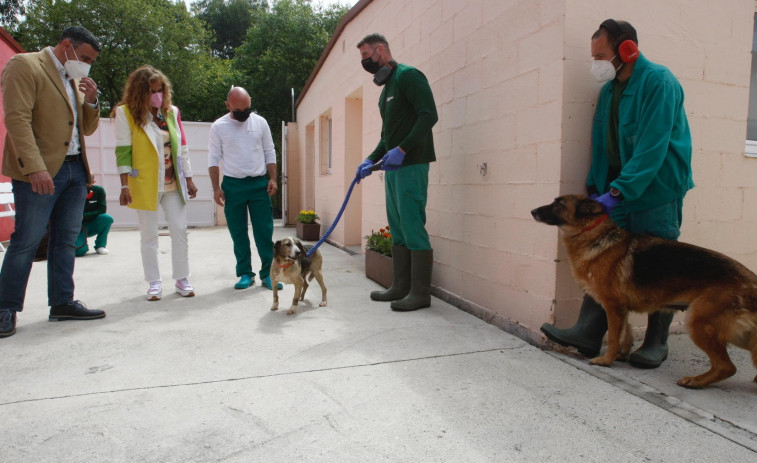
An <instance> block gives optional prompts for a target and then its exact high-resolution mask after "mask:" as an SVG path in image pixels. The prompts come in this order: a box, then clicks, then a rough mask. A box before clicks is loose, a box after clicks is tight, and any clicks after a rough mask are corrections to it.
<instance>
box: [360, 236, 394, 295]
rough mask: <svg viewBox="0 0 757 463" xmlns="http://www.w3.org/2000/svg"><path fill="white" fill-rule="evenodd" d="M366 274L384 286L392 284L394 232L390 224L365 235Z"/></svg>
mask: <svg viewBox="0 0 757 463" xmlns="http://www.w3.org/2000/svg"><path fill="white" fill-rule="evenodd" d="M365 276H366V277H368V278H370V279H371V280H373V281H375V282H376V283H378V284H380V285H381V286H383V287H384V288H388V287H390V286H391V285H392V234H391V233H390V232H389V226H388V225H387V226H386V228H382V229H380V230H379V231H371V234H370V235H368V236H366V237H365Z"/></svg>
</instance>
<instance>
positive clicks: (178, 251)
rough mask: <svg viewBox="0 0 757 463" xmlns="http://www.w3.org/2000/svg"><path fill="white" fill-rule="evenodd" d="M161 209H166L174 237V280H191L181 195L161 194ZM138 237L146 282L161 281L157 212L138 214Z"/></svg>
mask: <svg viewBox="0 0 757 463" xmlns="http://www.w3.org/2000/svg"><path fill="white" fill-rule="evenodd" d="M158 205H159V206H160V208H161V209H163V213H164V214H165V216H166V221H167V222H168V232H169V234H170V235H171V264H172V270H173V279H174V280H181V279H182V278H187V277H189V241H188V240H187V210H186V206H185V204H184V201H182V200H181V196H180V195H179V192H178V191H169V192H168V193H158ZM137 217H138V219H139V236H140V244H141V246H142V268H143V269H144V271H145V280H146V281H149V282H152V281H156V280H161V278H160V268H159V266H158V211H143V210H137Z"/></svg>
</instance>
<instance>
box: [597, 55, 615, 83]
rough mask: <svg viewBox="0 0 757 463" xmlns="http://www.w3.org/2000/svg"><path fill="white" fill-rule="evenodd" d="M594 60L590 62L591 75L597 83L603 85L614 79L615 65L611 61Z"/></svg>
mask: <svg viewBox="0 0 757 463" xmlns="http://www.w3.org/2000/svg"><path fill="white" fill-rule="evenodd" d="M613 59H615V57H614V56H613V57H612V59H611V60H609V61H608V60H600V59H597V60H594V61H592V62H591V75H593V76H594V78H595V79H597V82H600V83H605V82H609V81H611V80H612V79H614V78H615V73H616V71H615V65H613V64H612V60H613Z"/></svg>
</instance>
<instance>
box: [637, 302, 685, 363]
mask: <svg viewBox="0 0 757 463" xmlns="http://www.w3.org/2000/svg"><path fill="white" fill-rule="evenodd" d="M674 316H675V312H671V311H669V310H658V311H657V312H653V313H651V314H649V316H648V317H647V332H646V334H645V335H644V344H642V345H641V347H639V349H638V350H637V351H636V352H634V353H632V354H631V356H630V357H629V358H628V363H630V364H631V365H633V366H635V367H636V368H657V367H659V366H660V365H661V364H662V362H664V361H665V359H666V358H668V332H669V330H670V324H671V323H672V322H673V317H674Z"/></svg>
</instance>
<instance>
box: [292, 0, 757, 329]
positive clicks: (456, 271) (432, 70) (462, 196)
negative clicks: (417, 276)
mask: <svg viewBox="0 0 757 463" xmlns="http://www.w3.org/2000/svg"><path fill="white" fill-rule="evenodd" d="M357 6H358V7H360V8H362V10H361V11H360V13H359V14H358V15H357V16H356V17H355V18H354V19H352V21H351V22H350V23H349V24H347V25H346V27H345V28H344V30H343V31H342V33H341V35H340V36H339V38H338V41H337V43H336V44H335V46H334V48H333V49H332V50H331V52H330V53H329V55H328V56H327V58H326V59H325V61H324V63H323V67H322V68H321V69H320V71H319V73H318V75H317V76H316V77H315V79H314V80H313V82H312V85H311V87H310V89H309V90H308V92H307V94H306V95H304V97H303V98H302V100H301V102H300V104H299V107H298V110H297V114H298V127H299V128H298V131H297V136H298V137H299V146H300V147H304V146H306V143H307V141H306V133H305V132H306V131H305V126H306V125H307V124H308V123H310V122H311V121H313V122H314V123H315V124H316V125H317V124H318V116H319V114H322V113H323V112H324V111H326V110H329V109H330V110H331V111H332V117H333V133H332V136H333V137H334V141H335V144H334V145H333V146H334V151H333V162H334V172H333V173H332V175H327V176H324V175H319V174H318V173H317V172H315V173H312V172H308V171H307V170H306V169H305V168H304V167H301V170H300V172H299V175H300V176H301V177H302V178H305V176H307V175H311V176H313V175H314V179H313V181H314V184H315V188H314V195H315V204H316V209H317V210H318V212H319V214H320V215H321V216H322V217H326V219H325V220H324V221H325V222H327V223H328V222H329V218H331V217H334V216H335V214H336V212H338V207H339V205H340V204H341V200H342V198H343V192H344V191H345V189H346V187H347V186H348V185H347V181H346V179H348V178H349V177H350V175H348V172H347V170H354V168H355V166H356V165H357V163H358V162H359V160H362V158H364V157H365V156H366V155H367V154H368V153H370V152H371V151H372V150H373V148H374V147H375V144H376V142H377V140H378V137H379V131H380V117H379V114H378V106H377V102H378V95H379V92H380V89H379V88H378V87H376V86H375V85H374V84H373V83H372V82H371V81H370V76H369V75H367V74H366V73H365V72H364V71H363V70H362V68H361V67H360V64H359V54H358V51H357V49H356V48H355V45H356V44H357V42H358V41H359V40H360V39H361V38H362V37H363V36H364V35H366V34H368V33H370V32H381V33H383V34H384V35H386V37H387V38H388V40H389V42H390V45H391V49H392V51H393V54H394V57H395V58H396V59H397V60H398V61H400V62H404V63H408V64H411V65H414V66H416V67H418V68H419V69H420V70H422V71H423V72H424V73H425V74H426V76H427V77H428V79H429V81H430V83H431V87H432V89H433V92H434V96H435V99H436V103H437V109H438V112H439V122H438V123H437V125H436V127H435V128H434V136H435V144H436V150H437V158H438V162H436V163H433V164H432V166H431V170H430V178H429V180H430V182H429V183H430V184H429V202H428V209H427V214H428V229H429V232H430V234H431V239H432V244H433V246H434V252H435V267H434V278H433V284H434V285H435V287H436V294H437V295H440V296H442V297H444V298H446V299H448V300H450V301H452V302H454V303H456V304H458V305H460V306H461V307H463V308H465V309H466V310H470V311H472V312H475V313H478V314H480V315H482V316H483V317H485V318H487V319H489V320H491V321H492V322H494V323H496V324H499V325H501V326H503V327H505V328H508V329H511V330H514V331H518V332H519V333H520V334H522V335H525V336H526V337H532V338H534V339H538V338H539V336H540V335H539V334H538V327H539V326H540V325H541V324H542V323H543V322H549V321H555V320H556V321H557V323H558V324H562V325H567V324H570V323H572V322H573V320H574V319H575V314H576V312H577V309H578V304H579V301H580V297H581V293H580V291H579V290H578V288H577V287H576V285H575V283H574V282H573V279H572V277H571V275H570V270H569V268H568V265H567V263H566V262H565V259H564V252H563V250H562V247H561V245H560V244H559V240H558V235H557V231H556V230H555V229H554V228H552V227H547V226H544V225H541V224H537V223H535V222H534V221H533V220H532V218H531V216H530V210H531V209H533V208H534V207H536V206H539V205H541V204H545V203H547V202H549V201H551V200H552V199H553V198H554V197H555V196H557V195H559V194H563V193H582V192H584V180H585V176H586V172H587V170H588V163H589V143H590V127H591V120H592V117H593V112H594V104H595V101H596V97H597V93H598V91H599V84H597V83H596V82H595V81H594V80H593V78H592V77H591V75H590V73H589V67H590V63H591V57H590V38H591V34H592V33H593V32H594V31H595V30H596V28H597V26H598V25H599V24H600V23H601V21H602V20H604V19H606V18H608V17H614V18H616V19H626V20H628V21H630V22H631V23H633V24H634V25H635V26H636V28H637V30H638V32H639V38H640V48H641V50H642V52H643V53H644V54H645V55H646V56H647V58H649V59H651V60H652V61H656V62H659V63H661V64H664V65H666V66H668V67H669V68H670V69H671V70H672V71H673V73H674V74H676V76H678V77H679V79H680V80H681V83H682V84H683V87H684V90H685V91H686V95H687V101H686V108H687V112H688V114H689V122H690V124H691V127H692V135H693V138H694V175H695V182H696V183H697V187H696V188H695V189H694V190H693V191H692V192H691V193H690V194H689V195H688V196H687V198H686V202H685V208H684V209H685V210H684V214H685V217H684V226H683V236H682V238H681V239H682V240H685V241H689V242H693V243H695V244H699V245H703V246H707V247H710V248H714V249H717V250H719V251H722V252H725V253H726V254H729V255H731V256H733V257H735V258H737V259H739V260H741V261H742V262H744V263H745V264H746V265H747V266H749V267H750V268H752V269H755V270H757V252H756V251H757V243H756V242H755V241H754V240H750V239H749V234H751V231H752V230H754V229H755V228H756V227H755V225H757V223H755V221H757V212H755V211H757V207H755V206H757V190H756V189H755V187H754V186H753V185H755V184H757V180H756V179H757V160H755V159H747V158H745V157H744V141H745V134H746V112H747V100H748V84H749V72H750V61H751V54H750V51H751V44H752V24H753V13H754V0H729V1H727V2H725V3H722V2H720V3H718V2H709V1H706V0H693V1H692V0H665V1H659V0H639V1H636V2H628V1H620V0H517V1H501V0H468V1H460V0H446V1H438V0H437V1H433V0H414V1H412V2H410V1H403V0H374V1H366V0H363V1H361V2H359V3H358V5H357ZM356 93H357V94H359V95H360V98H362V152H361V153H352V152H347V153H345V152H344V151H345V149H344V148H343V147H342V148H338V146H339V144H340V143H342V145H344V143H343V142H344V139H345V136H346V134H345V128H346V127H349V121H348V120H345V116H344V114H345V111H344V105H345V103H344V101H345V98H346V97H347V96H348V95H351V94H356ZM315 134H316V137H317V136H318V134H319V130H318V129H317V128H316V130H315ZM314 146H315V147H316V153H315V156H316V158H317V156H318V153H317V151H318V146H319V143H318V140H315V144H314ZM340 149H341V151H340ZM300 153H301V154H302V153H304V150H303V149H300ZM356 160H357V162H356ZM483 163H485V164H486V166H487V169H486V174H485V175H483V176H482V175H481V172H482V170H481V166H482V164H483ZM301 165H302V166H304V165H305V164H304V163H301ZM315 165H316V166H317V165H318V163H317V160H316V163H315ZM302 185H304V182H302V183H301V185H300V187H301V190H300V192H299V193H298V194H296V195H294V196H295V197H296V198H297V199H296V200H297V201H300V203H301V204H304V203H305V201H306V199H307V198H305V194H304V191H305V189H304V187H303V186H302ZM359 189H360V191H359V195H360V197H359V200H358V201H360V207H359V208H358V209H357V210H356V211H353V213H357V214H360V216H361V220H360V221H359V223H361V224H362V225H361V226H362V230H361V234H362V235H365V234H368V233H369V232H370V231H371V230H372V229H378V228H380V227H382V226H384V225H385V220H386V218H385V213H384V199H383V182H382V179H381V178H380V176H379V175H374V176H372V177H370V178H369V179H367V181H364V182H362V184H361V186H360V187H359ZM297 207H298V206H296V205H295V206H293V207H292V209H296V208H297ZM338 229H339V228H337V230H338ZM334 236H336V238H334V239H335V240H336V241H337V242H339V239H341V238H340V236H343V235H339V233H336V234H335V235H332V237H334ZM636 322H638V323H643V321H642V319H636Z"/></svg>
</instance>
